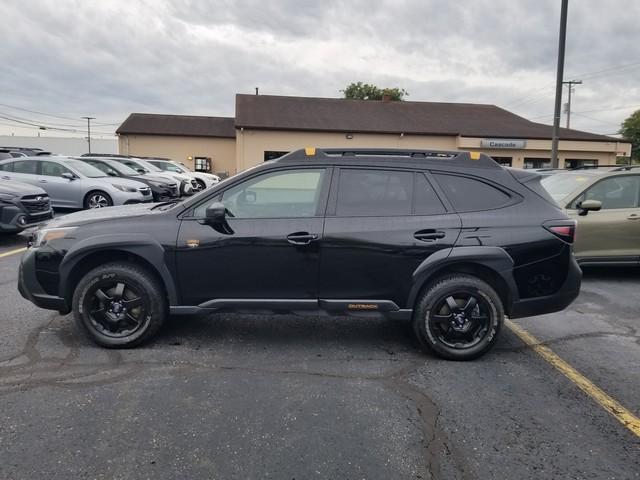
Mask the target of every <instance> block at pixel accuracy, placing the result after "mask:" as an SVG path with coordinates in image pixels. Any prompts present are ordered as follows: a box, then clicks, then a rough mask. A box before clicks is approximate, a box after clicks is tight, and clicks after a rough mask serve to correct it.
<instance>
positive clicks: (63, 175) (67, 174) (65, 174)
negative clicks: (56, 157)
mask: <svg viewBox="0 0 640 480" xmlns="http://www.w3.org/2000/svg"><path fill="white" fill-rule="evenodd" d="M61 177H62V178H66V179H67V180H75V179H76V177H75V175H73V173H69V172H64V173H63V174H62V175H61Z"/></svg>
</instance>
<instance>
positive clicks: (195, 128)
mask: <svg viewBox="0 0 640 480" xmlns="http://www.w3.org/2000/svg"><path fill="white" fill-rule="evenodd" d="M116 133H118V134H125V135H126V134H138V135H178V136H189V137H220V138H235V136H236V130H235V126H234V119H233V118H229V117H196V116H193V115H158V114H153V113H132V114H131V115H129V117H128V118H127V119H126V120H125V121H124V122H123V123H122V125H120V127H118V129H117V130H116Z"/></svg>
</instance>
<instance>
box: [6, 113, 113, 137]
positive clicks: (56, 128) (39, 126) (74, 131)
mask: <svg viewBox="0 0 640 480" xmlns="http://www.w3.org/2000/svg"><path fill="white" fill-rule="evenodd" d="M0 118H3V119H5V120H9V121H10V122H15V123H19V124H21V125H27V126H29V127H37V128H39V129H40V130H54V131H58V132H73V133H85V131H84V130H78V129H75V128H59V127H47V126H45V125H41V124H38V123H33V122H28V121H26V122H25V121H22V120H16V119H14V118H10V117H6V116H4V115H0ZM11 126H13V127H16V126H19V125H11ZM94 133H98V134H100V135H113V136H115V134H114V133H112V132H94Z"/></svg>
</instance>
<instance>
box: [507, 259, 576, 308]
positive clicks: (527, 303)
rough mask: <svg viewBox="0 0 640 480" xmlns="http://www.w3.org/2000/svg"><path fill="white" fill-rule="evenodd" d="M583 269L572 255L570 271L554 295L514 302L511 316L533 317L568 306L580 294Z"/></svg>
mask: <svg viewBox="0 0 640 480" xmlns="http://www.w3.org/2000/svg"><path fill="white" fill-rule="evenodd" d="M581 282H582V270H580V267H579V266H578V263H577V262H576V259H575V258H574V256H573V255H571V259H570V260H569V271H568V273H567V278H566V279H565V281H564V283H563V284H562V287H560V288H559V289H558V291H557V292H556V293H554V294H553V295H546V296H544V297H534V298H527V299H524V300H518V301H515V302H513V304H512V306H511V310H510V312H509V317H510V318H521V317H533V316H535V315H544V314H546V313H553V312H559V311H560V310H564V309H565V308H567V307H568V306H569V305H570V304H571V302H573V301H574V300H575V299H576V297H577V296H578V295H579V294H580V284H581Z"/></svg>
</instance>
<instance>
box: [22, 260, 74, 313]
mask: <svg viewBox="0 0 640 480" xmlns="http://www.w3.org/2000/svg"><path fill="white" fill-rule="evenodd" d="M18 291H19V292H20V295H22V296H23V297H24V298H26V299H27V300H29V301H30V302H31V303H33V304H34V305H36V306H38V307H40V308H46V309H48V310H58V311H59V312H60V313H62V314H67V313H69V312H70V311H71V309H70V308H69V305H67V302H66V300H65V299H64V298H61V297H58V296H55V295H49V294H48V293H46V292H45V291H44V288H43V287H42V285H40V283H39V282H38V279H37V277H36V251H35V250H34V249H32V248H30V249H28V250H27V251H26V252H25V253H24V254H23V255H22V260H21V261H20V267H19V270H18Z"/></svg>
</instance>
